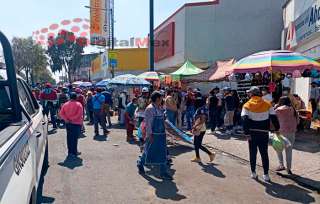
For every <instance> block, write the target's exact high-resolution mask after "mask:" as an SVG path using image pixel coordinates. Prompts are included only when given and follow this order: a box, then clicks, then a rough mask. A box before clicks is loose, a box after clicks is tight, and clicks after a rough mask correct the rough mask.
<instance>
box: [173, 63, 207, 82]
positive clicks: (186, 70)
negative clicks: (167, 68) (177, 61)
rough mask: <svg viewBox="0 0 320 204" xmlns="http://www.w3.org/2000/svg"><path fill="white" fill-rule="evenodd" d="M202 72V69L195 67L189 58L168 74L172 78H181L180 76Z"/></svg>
mask: <svg viewBox="0 0 320 204" xmlns="http://www.w3.org/2000/svg"><path fill="white" fill-rule="evenodd" d="M202 72H203V70H202V69H199V68H198V67H196V66H195V65H193V64H192V63H191V62H190V61H189V60H187V61H186V62H185V63H184V64H183V65H182V67H180V68H179V69H178V70H177V71H175V72H173V73H171V74H170V75H171V76H172V77H173V78H174V79H181V78H183V77H186V76H192V75H196V74H200V73H202Z"/></svg>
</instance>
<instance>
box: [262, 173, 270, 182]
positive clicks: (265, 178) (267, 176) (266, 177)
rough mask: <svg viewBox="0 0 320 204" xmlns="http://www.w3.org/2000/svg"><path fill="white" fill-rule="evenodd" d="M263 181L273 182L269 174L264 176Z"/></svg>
mask: <svg viewBox="0 0 320 204" xmlns="http://www.w3.org/2000/svg"><path fill="white" fill-rule="evenodd" d="M263 180H264V181H265V182H270V181H271V180H270V177H269V175H268V174H266V175H263Z"/></svg>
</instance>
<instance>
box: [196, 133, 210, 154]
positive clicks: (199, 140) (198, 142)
mask: <svg viewBox="0 0 320 204" xmlns="http://www.w3.org/2000/svg"><path fill="white" fill-rule="evenodd" d="M205 134H206V132H201V133H200V135H198V136H194V150H195V151H196V157H197V158H200V153H199V150H200V149H201V150H202V151H204V152H205V153H207V154H208V155H211V154H212V153H211V152H210V151H209V150H208V149H207V148H206V147H204V146H202V140H203V137H204V135H205Z"/></svg>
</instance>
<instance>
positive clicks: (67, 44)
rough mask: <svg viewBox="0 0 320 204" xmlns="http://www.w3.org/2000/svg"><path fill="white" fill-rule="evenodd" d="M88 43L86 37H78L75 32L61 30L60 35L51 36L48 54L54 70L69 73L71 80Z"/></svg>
mask: <svg viewBox="0 0 320 204" xmlns="http://www.w3.org/2000/svg"><path fill="white" fill-rule="evenodd" d="M86 45H87V39H86V38H82V37H79V38H76V37H75V35H74V33H72V32H68V31H64V30H62V31H60V32H59V34H58V36H56V37H55V38H54V37H49V39H48V50H47V54H48V56H49V57H50V60H49V64H50V67H51V70H52V72H54V73H56V72H61V71H62V70H63V69H64V70H65V72H66V73H68V79H69V82H71V81H72V78H71V75H72V74H73V73H75V71H76V70H77V69H79V67H80V62H81V57H82V55H81V54H82V53H83V48H84V47H85V46H86Z"/></svg>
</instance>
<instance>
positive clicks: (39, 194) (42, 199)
mask: <svg viewBox="0 0 320 204" xmlns="http://www.w3.org/2000/svg"><path fill="white" fill-rule="evenodd" d="M48 169H49V166H46V165H44V166H43V168H42V173H41V177H40V180H39V185H38V191H37V204H41V203H53V202H54V201H55V199H54V198H52V197H47V196H43V195H42V194H43V184H44V177H45V176H46V174H47V172H48Z"/></svg>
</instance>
